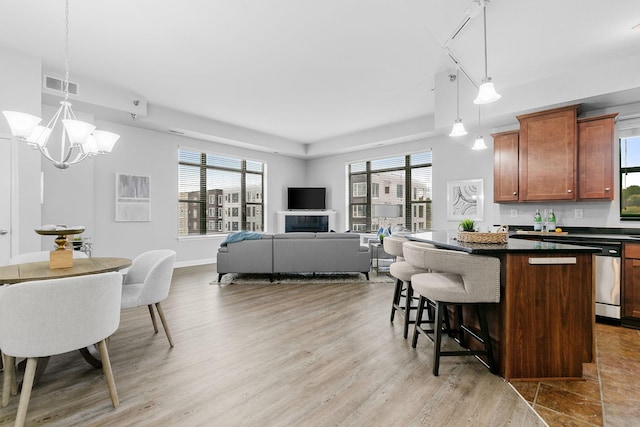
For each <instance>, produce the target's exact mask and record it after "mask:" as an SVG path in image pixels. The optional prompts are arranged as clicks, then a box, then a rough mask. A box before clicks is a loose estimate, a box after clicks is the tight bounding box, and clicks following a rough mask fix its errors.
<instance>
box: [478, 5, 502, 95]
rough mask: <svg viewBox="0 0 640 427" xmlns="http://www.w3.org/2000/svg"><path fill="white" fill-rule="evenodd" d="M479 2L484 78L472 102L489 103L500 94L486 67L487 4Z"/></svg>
mask: <svg viewBox="0 0 640 427" xmlns="http://www.w3.org/2000/svg"><path fill="white" fill-rule="evenodd" d="M480 4H481V5H482V13H483V20H484V79H482V82H481V84H480V88H479V89H478V96H477V97H476V99H474V100H473V103H474V104H489V103H491V102H495V101H497V100H498V99H500V98H501V96H500V94H498V92H496V88H495V87H494V86H493V82H492V81H491V77H489V73H488V67H487V5H486V4H485V0H480Z"/></svg>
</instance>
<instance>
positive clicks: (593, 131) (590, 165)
mask: <svg viewBox="0 0 640 427" xmlns="http://www.w3.org/2000/svg"><path fill="white" fill-rule="evenodd" d="M617 115H618V114H617V113H616V114H608V115H605V116H598V117H588V118H584V119H579V120H578V171H579V181H578V191H579V194H580V199H583V200H593V199H595V200H613V197H614V190H613V188H614V187H613V159H614V143H613V126H614V121H615V118H616V116H617Z"/></svg>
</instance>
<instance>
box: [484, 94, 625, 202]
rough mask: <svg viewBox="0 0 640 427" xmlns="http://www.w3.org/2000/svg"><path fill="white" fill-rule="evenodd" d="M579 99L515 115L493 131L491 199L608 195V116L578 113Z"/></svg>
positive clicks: (610, 155) (569, 198)
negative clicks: (509, 124) (512, 124)
mask: <svg viewBox="0 0 640 427" xmlns="http://www.w3.org/2000/svg"><path fill="white" fill-rule="evenodd" d="M579 108H580V106H579V105H569V106H567V107H561V108H555V109H553V110H546V111H541V112H537V113H532V114H525V115H520V116H517V119H518V120H519V122H520V130H518V131H509V132H501V133H496V134H493V135H492V136H493V138H494V153H493V154H494V169H493V195H494V202H495V203H505V202H539V201H554V200H557V201H580V200H613V198H614V176H613V161H614V157H615V156H614V143H613V142H614V141H613V129H614V119H615V117H616V115H617V114H608V115H605V116H598V117H589V118H584V119H578V118H577V116H578V111H579Z"/></svg>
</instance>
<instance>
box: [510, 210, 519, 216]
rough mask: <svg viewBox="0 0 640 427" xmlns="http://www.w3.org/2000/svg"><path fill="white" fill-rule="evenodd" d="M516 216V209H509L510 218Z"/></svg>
mask: <svg viewBox="0 0 640 427" xmlns="http://www.w3.org/2000/svg"><path fill="white" fill-rule="evenodd" d="M517 217H518V209H511V218H517Z"/></svg>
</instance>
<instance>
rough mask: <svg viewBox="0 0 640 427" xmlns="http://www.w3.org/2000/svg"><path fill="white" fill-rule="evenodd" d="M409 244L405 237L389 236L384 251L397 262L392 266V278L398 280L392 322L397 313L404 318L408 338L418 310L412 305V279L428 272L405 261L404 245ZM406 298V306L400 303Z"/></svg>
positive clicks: (392, 305)
mask: <svg viewBox="0 0 640 427" xmlns="http://www.w3.org/2000/svg"><path fill="white" fill-rule="evenodd" d="M405 242H408V240H407V239H406V238H405V237H396V236H387V237H385V238H384V240H383V245H384V251H385V252H386V253H388V254H390V255H393V256H395V257H396V262H394V263H392V264H391V266H390V269H389V271H390V273H391V276H393V277H395V278H396V287H395V290H394V292H393V301H392V303H391V322H393V318H394V316H395V312H396V311H398V313H399V314H401V315H402V316H403V317H404V319H403V320H404V322H403V324H404V329H403V336H404V338H407V336H408V335H409V324H410V323H414V321H412V320H411V310H417V308H418V307H417V305H415V304H412V301H413V300H414V296H413V288H412V287H411V277H412V276H413V275H414V274H420V273H427V272H428V270H426V269H424V268H419V267H415V266H413V265H411V264H409V263H408V262H407V261H405V259H404V256H403V250H402V245H403V244H404V243H405ZM421 245H427V246H430V247H433V245H429V244H428V243H421ZM402 297H404V306H403V305H401V303H400V301H401V299H402Z"/></svg>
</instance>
